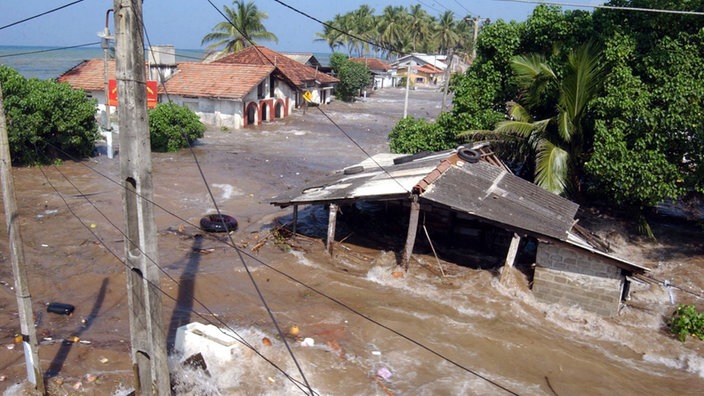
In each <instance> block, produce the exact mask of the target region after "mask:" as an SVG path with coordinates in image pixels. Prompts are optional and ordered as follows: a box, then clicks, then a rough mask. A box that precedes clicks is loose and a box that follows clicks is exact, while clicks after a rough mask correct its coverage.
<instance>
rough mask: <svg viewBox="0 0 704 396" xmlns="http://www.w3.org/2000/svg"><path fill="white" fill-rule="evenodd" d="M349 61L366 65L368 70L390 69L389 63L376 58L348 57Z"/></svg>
mask: <svg viewBox="0 0 704 396" xmlns="http://www.w3.org/2000/svg"><path fill="white" fill-rule="evenodd" d="M350 62H355V63H361V64H363V65H366V66H367V67H368V68H369V69H370V70H384V71H387V70H389V69H391V65H389V64H388V63H386V62H384V61H383V60H381V59H377V58H350Z"/></svg>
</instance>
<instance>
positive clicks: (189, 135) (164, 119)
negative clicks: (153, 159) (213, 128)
mask: <svg viewBox="0 0 704 396" xmlns="http://www.w3.org/2000/svg"><path fill="white" fill-rule="evenodd" d="M204 132H205V125H203V123H201V122H200V119H199V118H198V115H197V114H196V113H194V112H193V111H192V110H190V109H189V108H188V107H185V106H179V105H177V104H175V103H160V104H158V105H157V106H156V107H155V108H154V109H151V110H149V137H150V139H151V149H152V151H158V152H172V151H177V150H178V149H180V148H185V147H189V146H190V145H191V144H192V143H193V142H195V140H196V139H199V138H202V137H203V133H204Z"/></svg>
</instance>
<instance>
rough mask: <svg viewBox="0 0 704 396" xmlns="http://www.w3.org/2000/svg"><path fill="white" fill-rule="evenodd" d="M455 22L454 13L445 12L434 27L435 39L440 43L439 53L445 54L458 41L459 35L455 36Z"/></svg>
mask: <svg viewBox="0 0 704 396" xmlns="http://www.w3.org/2000/svg"><path fill="white" fill-rule="evenodd" d="M457 23H458V22H457V20H455V13H454V12H452V11H445V12H444V13H443V14H442V15H441V16H440V19H439V20H438V23H437V25H436V26H437V27H436V29H437V30H436V31H435V34H436V37H437V40H438V42H439V43H440V52H442V53H444V54H446V53H447V51H448V50H449V49H450V48H454V47H455V46H456V45H457V43H458V42H459V40H460V36H459V34H457Z"/></svg>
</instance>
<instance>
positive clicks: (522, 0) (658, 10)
mask: <svg viewBox="0 0 704 396" xmlns="http://www.w3.org/2000/svg"><path fill="white" fill-rule="evenodd" d="M494 1H506V2H512V3H528V4H547V5H557V6H563V7H578V8H602V9H607V10H618V11H642V12H655V13H660V14H679V15H704V12H702V11H684V10H666V9H662V8H642V7H618V6H609V5H589V4H575V3H562V2H554V1H538V0H494Z"/></svg>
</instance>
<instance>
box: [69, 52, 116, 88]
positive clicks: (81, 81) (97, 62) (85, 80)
mask: <svg viewBox="0 0 704 396" xmlns="http://www.w3.org/2000/svg"><path fill="white" fill-rule="evenodd" d="M108 76H109V78H110V79H113V80H114V79H115V61H114V60H109V61H108ZM56 80H57V81H58V82H66V83H69V84H70V85H71V86H72V87H73V88H75V89H82V90H84V91H101V90H104V89H105V64H104V63H103V60H102V59H91V60H86V61H83V62H81V63H79V64H78V65H77V66H75V67H74V68H73V69H71V70H69V71H67V72H66V73H64V74H62V75H60V76H59V78H57V79H56Z"/></svg>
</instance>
